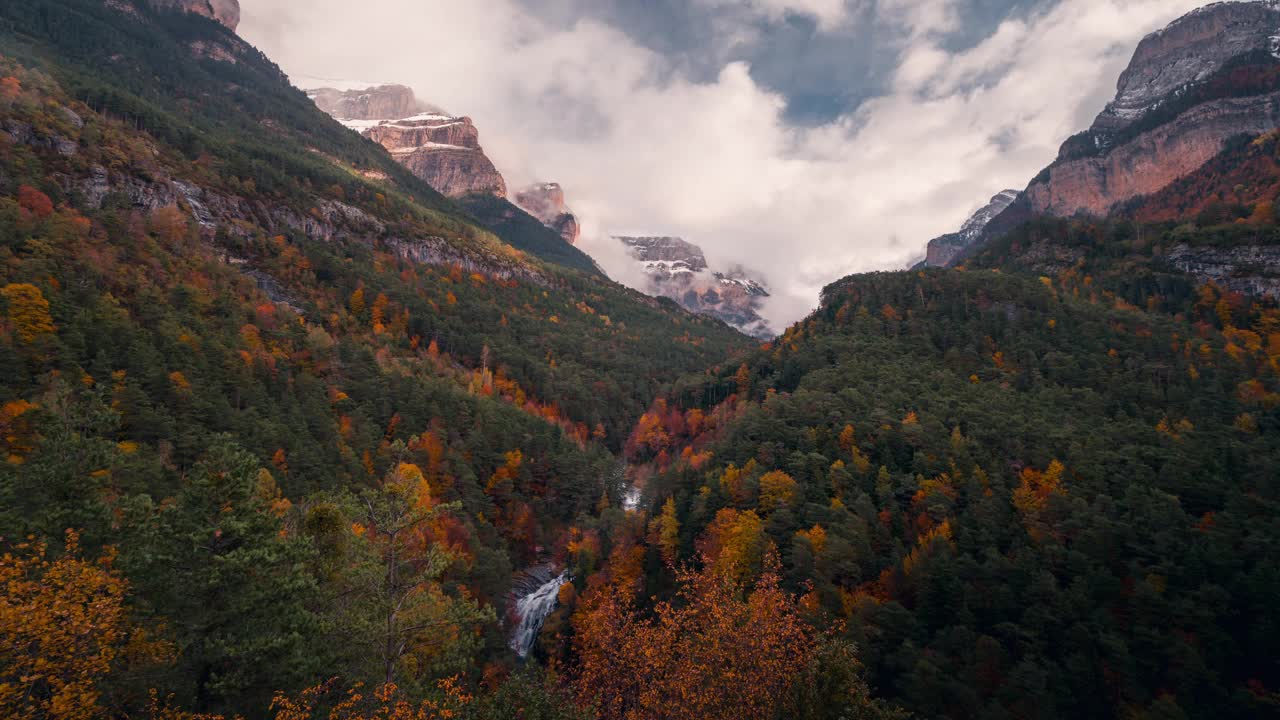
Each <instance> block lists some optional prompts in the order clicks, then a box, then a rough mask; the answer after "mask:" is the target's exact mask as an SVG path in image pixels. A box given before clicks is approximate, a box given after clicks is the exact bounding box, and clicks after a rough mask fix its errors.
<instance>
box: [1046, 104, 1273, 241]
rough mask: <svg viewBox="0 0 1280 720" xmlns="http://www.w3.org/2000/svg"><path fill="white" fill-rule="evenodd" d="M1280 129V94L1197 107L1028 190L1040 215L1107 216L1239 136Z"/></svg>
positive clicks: (1066, 166)
mask: <svg viewBox="0 0 1280 720" xmlns="http://www.w3.org/2000/svg"><path fill="white" fill-rule="evenodd" d="M1277 127H1280V93H1271V94H1268V95H1261V96H1255V97H1244V98H1225V99H1222V100H1216V101H1214V102H1211V103H1206V104H1203V105H1199V106H1196V107H1194V108H1192V109H1191V110H1188V111H1187V112H1185V113H1183V114H1182V115H1179V116H1178V117H1177V119H1175V120H1174V121H1173V122H1170V123H1167V124H1165V125H1162V126H1160V127H1158V128H1156V129H1154V130H1152V131H1150V132H1147V133H1144V134H1142V135H1139V136H1138V137H1136V138H1134V139H1133V140H1132V141H1130V142H1128V143H1125V144H1124V145H1121V146H1120V147H1116V148H1113V149H1112V150H1111V151H1110V152H1109V153H1107V154H1106V155H1104V156H1102V157H1087V158H1078V159H1075V160H1068V161H1066V162H1061V163H1056V164H1054V165H1052V166H1050V168H1049V170H1048V177H1047V178H1044V179H1041V180H1039V181H1037V182H1033V183H1032V184H1031V185H1030V186H1028V188H1027V190H1026V196H1027V199H1028V200H1029V201H1030V202H1031V207H1032V209H1033V210H1034V211H1035V212H1039V213H1048V214H1051V215H1060V216H1069V215H1075V214H1077V213H1088V214H1093V215H1104V214H1106V213H1107V212H1109V211H1110V210H1111V208H1112V207H1114V206H1115V205H1116V204H1118V203H1121V202H1124V201H1126V200H1129V199H1131V198H1134V197H1137V196H1139V195H1147V194H1150V193H1154V192H1156V191H1158V190H1160V189H1161V188H1163V187H1165V186H1166V185H1168V184H1169V183H1171V182H1173V181H1175V180H1177V179H1178V178H1181V177H1183V176H1184V175H1186V174H1187V173H1190V172H1192V171H1194V170H1196V169H1197V168H1199V167H1200V166H1201V165H1204V164H1205V163H1206V162H1208V161H1209V160H1211V159H1212V158H1213V157H1214V156H1216V155H1217V154H1218V153H1220V152H1221V151H1222V149H1223V146H1224V144H1225V143H1226V141H1227V140H1229V139H1230V138H1232V137H1235V136H1237V135H1242V134H1247V135H1259V134H1261V133H1264V132H1267V131H1270V130H1273V129H1275V128H1277Z"/></svg>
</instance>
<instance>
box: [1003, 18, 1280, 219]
mask: <svg viewBox="0 0 1280 720" xmlns="http://www.w3.org/2000/svg"><path fill="white" fill-rule="evenodd" d="M1275 57H1280V7H1278V4H1277V3H1276V2H1274V1H1273V0H1263V1H1260V2H1228V3H1215V4H1212V5H1207V6H1205V7H1203V8H1200V9H1199V10H1196V11H1193V12H1191V13H1188V14H1187V15H1185V16H1183V17H1182V18H1179V19H1178V20H1175V21H1174V22H1173V23H1170V24H1169V26H1168V27H1166V28H1165V29H1163V30H1161V31H1159V32H1155V33H1152V34H1151V35H1148V36H1147V37H1146V38H1144V39H1143V40H1142V42H1141V43H1140V44H1139V45H1138V48H1137V50H1136V51H1135V52H1134V55H1133V59H1132V60H1131V61H1130V63H1129V66H1128V68H1126V69H1125V71H1124V73H1123V74H1121V76H1120V79H1119V81H1118V82H1117V85H1116V97H1115V99H1114V100H1112V102H1111V103H1109V104H1108V105H1107V107H1106V108H1105V109H1104V110H1103V111H1102V113H1100V114H1099V115H1098V117H1097V119H1096V120H1095V121H1094V124H1093V126H1092V127H1091V128H1090V129H1089V130H1087V131H1086V132H1084V133H1082V134H1081V135H1079V136H1076V137H1074V138H1072V139H1070V140H1068V141H1067V142H1066V143H1064V144H1063V147H1062V151H1061V152H1060V153H1059V157H1058V160H1057V161H1055V162H1054V163H1053V164H1052V165H1051V166H1049V168H1047V169H1046V170H1045V172H1043V173H1041V175H1040V176H1039V177H1037V178H1036V179H1035V180H1034V181H1032V183H1031V185H1030V186H1028V188H1027V190H1026V192H1025V196H1026V198H1027V200H1028V202H1029V203H1030V207H1031V210H1032V211H1033V212H1036V213H1047V214H1052V215H1060V216H1070V215H1075V214H1078V213H1086V214H1093V215H1103V214H1106V213H1108V212H1110V211H1111V210H1112V209H1113V208H1114V207H1115V206H1116V205H1118V204H1120V203H1123V202H1125V201H1127V200H1130V199H1132V198H1134V197H1137V196H1139V195H1147V194H1151V193H1154V192H1157V191H1159V190H1160V189H1161V188H1163V187H1165V186H1167V185H1168V184H1170V183H1171V182H1173V181H1175V180H1177V179H1178V178H1181V177H1183V176H1185V175H1186V174H1187V173H1190V172H1192V171H1194V170H1196V169H1197V168H1199V167H1200V166H1201V165H1203V164H1204V163H1206V162H1208V161H1209V160H1210V159H1212V158H1213V157H1214V156H1216V155H1217V154H1218V153H1219V152H1221V151H1222V149H1223V147H1224V144H1225V143H1226V141H1227V140H1229V139H1230V138H1232V137H1234V136H1237V135H1241V134H1248V135H1257V134H1260V133H1263V132H1267V131H1269V130H1272V129H1274V128H1276V127H1280V91H1276V88H1275V86H1274V83H1273V84H1272V85H1270V86H1269V87H1267V88H1265V89H1259V88H1253V89H1251V90H1248V91H1242V90H1238V89H1236V88H1237V86H1236V85H1233V84H1231V82H1232V81H1230V80H1224V79H1223V78H1224V77H1226V78H1229V77H1231V73H1234V72H1238V71H1239V65H1240V63H1241V62H1242V58H1253V59H1252V60H1249V61H1248V62H1250V63H1253V64H1255V65H1256V64H1258V63H1260V62H1261V63H1264V64H1265V63H1271V64H1274V62H1275V61H1274V58H1275ZM1259 58H1260V59H1259ZM1267 67H1268V68H1269V71H1274V68H1270V66H1269V65H1268V66H1267ZM1206 83H1208V84H1209V85H1208V86H1213V84H1217V85H1220V87H1218V88H1217V89H1216V90H1215V91H1214V94H1211V95H1205V94H1203V93H1202V92H1201V91H1203V89H1204V88H1205V87H1206V86H1207V85H1206ZM1250 93H1253V94H1250ZM1192 103H1198V104H1192ZM1166 116H1167V117H1166Z"/></svg>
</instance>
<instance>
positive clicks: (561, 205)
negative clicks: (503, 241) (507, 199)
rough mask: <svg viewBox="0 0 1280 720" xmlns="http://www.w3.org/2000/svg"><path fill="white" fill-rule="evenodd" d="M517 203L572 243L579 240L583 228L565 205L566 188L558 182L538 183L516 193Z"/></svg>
mask: <svg viewBox="0 0 1280 720" xmlns="http://www.w3.org/2000/svg"><path fill="white" fill-rule="evenodd" d="M515 202H516V205H519V206H520V208H521V209H522V210H524V211H525V212H527V213H529V214H530V215H532V216H534V217H536V218H538V220H540V221H541V222H542V224H543V225H546V226H547V227H549V228H551V229H552V230H555V231H556V233H557V234H558V235H559V236H560V237H562V238H564V241H565V242H567V243H569V244H570V245H572V244H574V243H576V242H578V237H579V235H581V233H582V228H581V227H580V225H579V224H578V217H577V216H576V215H574V214H573V211H572V210H570V209H569V207H568V206H567V205H565V200H564V189H563V188H561V187H560V186H559V185H558V184H556V183H536V184H534V185H530V186H529V187H527V188H525V189H524V190H521V191H519V192H517V193H516V195H515Z"/></svg>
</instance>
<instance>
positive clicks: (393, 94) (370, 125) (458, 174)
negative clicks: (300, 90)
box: [307, 85, 507, 198]
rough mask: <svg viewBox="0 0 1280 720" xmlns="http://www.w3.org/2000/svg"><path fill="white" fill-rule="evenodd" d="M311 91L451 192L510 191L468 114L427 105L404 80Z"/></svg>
mask: <svg viewBox="0 0 1280 720" xmlns="http://www.w3.org/2000/svg"><path fill="white" fill-rule="evenodd" d="M307 95H308V96H309V97H310V98H311V99H312V100H313V101H314V102H315V103H316V106H317V107H319V108H320V109H321V110H324V111H325V112H326V113H328V114H330V115H332V116H333V117H334V118H336V119H337V120H338V121H339V122H341V123H342V124H344V125H346V126H347V127H349V128H351V129H352V130H356V131H357V132H359V133H361V134H362V135H364V136H365V137H367V138H369V139H371V140H373V141H374V142H376V143H378V144H379V145H382V146H383V147H385V148H386V149H387V151H388V152H390V153H391V156H392V157H394V158H395V159H396V161H397V162H399V163H400V164H401V165H404V166H405V167H407V168H408V169H409V171H410V172H412V173H413V174H414V175H416V176H418V177H419V178H422V179H423V180H424V181H426V183H427V184H428V185H430V186H431V187H433V188H435V189H436V191H437V192H439V193H441V194H443V195H447V196H449V197H455V198H456V197H462V196H464V195H472V194H485V195H496V196H498V197H501V198H505V197H506V196H507V183H506V180H505V179H503V177H502V173H500V172H498V168H497V167H495V166H494V164H493V161H491V160H490V159H489V158H488V156H486V155H485V154H484V149H483V148H481V147H480V132H479V131H478V130H476V126H475V124H474V123H472V122H471V118H468V117H453V116H451V115H447V114H444V113H442V112H439V111H437V110H428V111H427V112H419V110H421V109H423V107H424V106H423V105H422V104H421V103H419V102H418V99H417V98H416V97H415V96H414V94H413V90H411V89H409V88H407V87H405V86H403V85H379V86H377V87H371V88H365V89H362V90H335V89H334V88H317V89H313V90H308V91H307Z"/></svg>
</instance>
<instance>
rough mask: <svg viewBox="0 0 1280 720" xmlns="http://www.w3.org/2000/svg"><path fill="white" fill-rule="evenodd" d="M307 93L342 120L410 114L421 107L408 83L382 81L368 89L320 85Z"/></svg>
mask: <svg viewBox="0 0 1280 720" xmlns="http://www.w3.org/2000/svg"><path fill="white" fill-rule="evenodd" d="M307 97H310V98H311V100H312V101H313V102H314V103H315V104H316V106H317V107H319V108H320V109H321V110H323V111H325V112H326V113H328V114H330V115H332V116H333V117H335V118H338V119H339V120H391V119H395V118H404V117H409V116H410V115H414V114H416V113H417V112H418V111H419V110H421V109H425V108H420V107H419V105H418V99H417V98H416V97H414V95H413V90H411V89H410V88H407V87H405V86H404V85H379V86H377V87H371V88H365V89H364V90H337V89H334V88H316V89H314V90H308V91H307Z"/></svg>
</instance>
